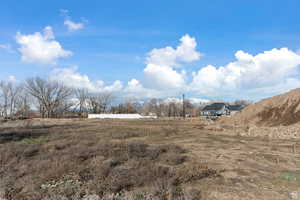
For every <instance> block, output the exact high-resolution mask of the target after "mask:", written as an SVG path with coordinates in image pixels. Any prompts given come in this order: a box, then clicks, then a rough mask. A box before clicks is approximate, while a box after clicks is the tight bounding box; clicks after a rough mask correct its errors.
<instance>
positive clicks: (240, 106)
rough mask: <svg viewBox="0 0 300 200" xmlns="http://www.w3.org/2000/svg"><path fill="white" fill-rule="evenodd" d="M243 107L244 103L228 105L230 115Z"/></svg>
mask: <svg viewBox="0 0 300 200" xmlns="http://www.w3.org/2000/svg"><path fill="white" fill-rule="evenodd" d="M244 108H245V105H228V109H229V111H230V115H234V114H235V113H237V112H240V111H241V110H243V109H244Z"/></svg>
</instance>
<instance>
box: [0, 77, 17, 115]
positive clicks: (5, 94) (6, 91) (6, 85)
mask: <svg viewBox="0 0 300 200" xmlns="http://www.w3.org/2000/svg"><path fill="white" fill-rule="evenodd" d="M21 90H22V88H21V87H20V86H18V85H15V84H13V83H11V82H4V81H2V82H1V83H0V94H1V95H0V97H1V107H2V112H3V115H4V117H8V116H9V117H10V118H13V116H14V115H15V112H16V102H17V98H18V95H19V93H20V92H21Z"/></svg>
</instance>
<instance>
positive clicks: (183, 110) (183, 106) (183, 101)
mask: <svg viewBox="0 0 300 200" xmlns="http://www.w3.org/2000/svg"><path fill="white" fill-rule="evenodd" d="M182 116H183V119H185V99H184V94H182Z"/></svg>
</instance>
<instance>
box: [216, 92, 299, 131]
mask: <svg viewBox="0 0 300 200" xmlns="http://www.w3.org/2000/svg"><path fill="white" fill-rule="evenodd" d="M220 121H221V122H222V123H224V124H237V125H256V126H281V125H283V126H288V125H293V124H296V123H298V122H300V89H295V90H291V91H290V92H288V93H285V94H282V95H278V96H275V97H271V98H268V99H265V100H262V101H260V102H257V103H255V104H252V105H249V106H247V107H246V108H245V109H243V110H242V111H241V112H239V113H236V114H235V115H233V116H232V117H229V118H228V117H224V118H223V119H221V120H220Z"/></svg>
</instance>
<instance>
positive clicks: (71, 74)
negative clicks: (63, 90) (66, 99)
mask: <svg viewBox="0 0 300 200" xmlns="http://www.w3.org/2000/svg"><path fill="white" fill-rule="evenodd" d="M49 78H50V80H52V81H58V82H62V83H64V84H65V85H67V86H69V87H73V88H85V89H88V90H89V91H90V92H104V91H105V92H117V91H120V90H121V89H122V88H123V85H122V82H121V81H119V80H116V81H114V82H113V84H112V85H105V83H104V81H102V80H96V81H92V80H90V78H89V77H88V75H86V74H81V73H80V72H78V67H77V66H73V67H67V68H56V69H53V70H52V72H51V73H50V76H49Z"/></svg>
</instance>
